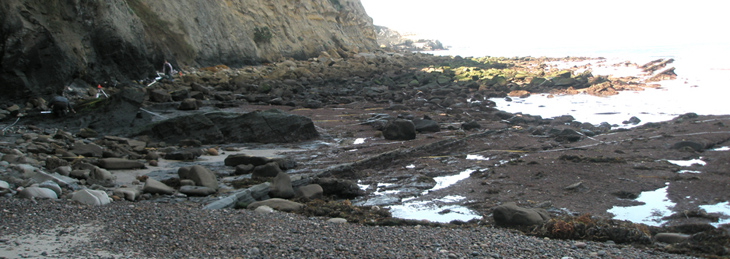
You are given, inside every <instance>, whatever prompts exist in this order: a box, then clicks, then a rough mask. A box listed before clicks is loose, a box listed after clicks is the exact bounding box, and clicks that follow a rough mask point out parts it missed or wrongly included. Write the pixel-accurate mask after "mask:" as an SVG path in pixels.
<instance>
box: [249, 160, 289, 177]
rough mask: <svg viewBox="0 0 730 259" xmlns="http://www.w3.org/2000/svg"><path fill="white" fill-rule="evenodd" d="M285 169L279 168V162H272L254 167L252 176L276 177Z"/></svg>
mask: <svg viewBox="0 0 730 259" xmlns="http://www.w3.org/2000/svg"><path fill="white" fill-rule="evenodd" d="M282 172H283V171H282V170H281V168H279V164H277V163H275V162H271V163H268V164H265V165H261V166H257V167H255V168H254V169H253V173H252V174H251V178H269V177H276V176H277V175H279V174H280V173H282Z"/></svg>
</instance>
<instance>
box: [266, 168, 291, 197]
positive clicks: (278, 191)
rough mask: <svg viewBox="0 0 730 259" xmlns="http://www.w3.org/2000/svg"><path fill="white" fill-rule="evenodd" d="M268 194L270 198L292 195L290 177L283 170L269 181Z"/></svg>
mask: <svg viewBox="0 0 730 259" xmlns="http://www.w3.org/2000/svg"><path fill="white" fill-rule="evenodd" d="M270 188H271V190H269V196H270V197H272V198H282V199H290V198H293V197H294V188H293V187H292V185H291V178H289V175H288V174H287V173H284V172H280V173H279V174H278V175H276V177H274V179H273V180H272V181H271V187H270Z"/></svg>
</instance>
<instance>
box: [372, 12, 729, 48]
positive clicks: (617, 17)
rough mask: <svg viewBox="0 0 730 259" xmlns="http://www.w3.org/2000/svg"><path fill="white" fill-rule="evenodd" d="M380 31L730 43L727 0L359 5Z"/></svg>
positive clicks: (477, 39)
mask: <svg viewBox="0 0 730 259" xmlns="http://www.w3.org/2000/svg"><path fill="white" fill-rule="evenodd" d="M361 2H362V4H363V6H364V7H365V10H366V12H367V13H368V15H369V16H370V17H372V18H373V23H374V24H375V25H382V26H386V27H389V28H391V29H395V30H397V31H399V32H402V33H404V32H412V33H417V34H418V35H423V37H424V38H432V39H437V40H440V41H441V42H442V43H444V44H445V45H452V46H473V45H487V46H492V47H510V48H534V47H555V46H560V47H567V48H570V47H589V48H612V47H636V46H644V47H646V46H657V45H660V46H662V45H683V44H684V45H687V44H698V43H714V44H728V46H730V34H727V33H726V32H725V31H724V30H726V28H727V26H728V25H730V15H727V14H726V13H727V12H728V11H727V10H729V9H728V8H727V6H728V4H727V3H726V2H725V1H703V0H694V1H656V0H633V1H625V0H614V1H603V0H602V1H598V0H591V1H585V0H582V1H577V0H560V1H552V0H550V1H549V0H544V1H526V0H500V1H491V0H450V1H443V0H361Z"/></svg>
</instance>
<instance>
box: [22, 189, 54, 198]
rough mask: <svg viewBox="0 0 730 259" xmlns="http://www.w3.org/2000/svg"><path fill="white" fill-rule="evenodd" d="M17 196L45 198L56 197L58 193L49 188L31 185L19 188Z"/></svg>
mask: <svg viewBox="0 0 730 259" xmlns="http://www.w3.org/2000/svg"><path fill="white" fill-rule="evenodd" d="M18 196H20V197H21V198H45V199H58V195H56V192H54V191H53V190H51V189H48V188H42V187H35V186H31V187H28V188H25V189H23V190H20V191H19V192H18Z"/></svg>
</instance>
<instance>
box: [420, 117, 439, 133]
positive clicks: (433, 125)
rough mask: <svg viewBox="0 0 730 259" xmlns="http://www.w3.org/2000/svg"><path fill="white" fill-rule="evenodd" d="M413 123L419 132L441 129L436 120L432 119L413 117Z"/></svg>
mask: <svg viewBox="0 0 730 259" xmlns="http://www.w3.org/2000/svg"><path fill="white" fill-rule="evenodd" d="M413 125H415V127H416V131H418V132H421V133H423V132H439V131H441V126H439V124H438V122H436V121H433V120H427V119H414V120H413Z"/></svg>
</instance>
